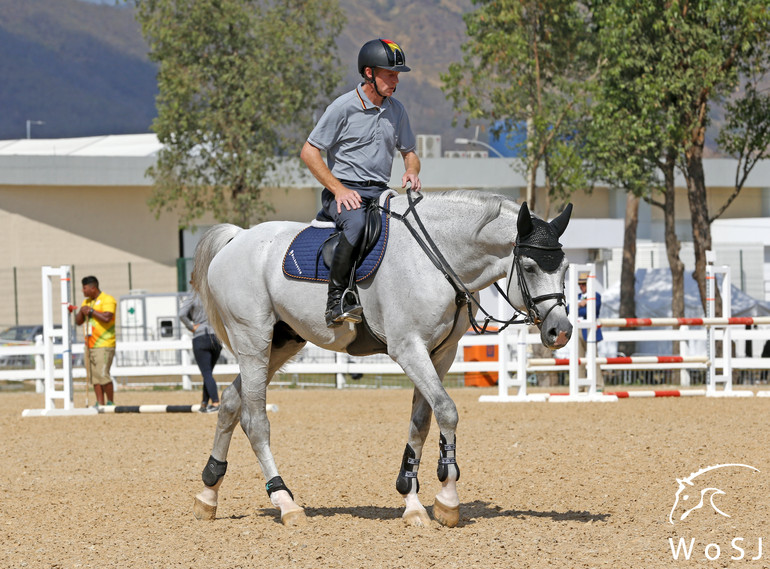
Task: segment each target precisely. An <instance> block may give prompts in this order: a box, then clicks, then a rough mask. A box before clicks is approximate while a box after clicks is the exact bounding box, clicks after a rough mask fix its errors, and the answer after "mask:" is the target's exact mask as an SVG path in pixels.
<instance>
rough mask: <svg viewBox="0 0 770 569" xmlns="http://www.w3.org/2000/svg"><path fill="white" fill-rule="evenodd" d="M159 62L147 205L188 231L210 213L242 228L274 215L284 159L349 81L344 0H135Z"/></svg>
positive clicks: (140, 18) (297, 149) (153, 57)
mask: <svg viewBox="0 0 770 569" xmlns="http://www.w3.org/2000/svg"><path fill="white" fill-rule="evenodd" d="M135 4H136V6H137V20H138V21H139V23H140V24H141V26H142V32H143V35H144V37H145V39H146V40H147V41H148V43H149V45H150V58H151V59H152V60H153V61H156V62H157V63H158V64H159V68H158V87H159V95H158V97H157V109H158V117H157V119H156V120H155V121H154V123H153V129H154V130H155V132H156V133H157V135H158V138H159V140H160V142H162V143H163V144H164V147H163V149H162V150H161V151H160V152H159V155H158V159H157V163H156V165H155V166H153V167H152V168H150V170H149V171H148V173H149V175H150V176H151V177H152V178H153V180H154V191H153V194H152V196H151V198H150V202H149V205H150V207H151V208H153V210H154V211H155V212H156V214H160V212H161V211H164V210H173V211H176V212H178V213H179V216H180V223H181V225H183V226H186V225H189V224H190V223H191V222H193V221H194V220H196V219H198V218H199V217H200V216H201V215H203V214H204V213H206V212H211V213H212V214H213V215H214V217H215V218H216V219H217V220H218V221H228V222H232V223H237V224H239V225H242V226H248V225H249V224H250V223H253V222H256V221H260V220H262V219H263V218H264V216H265V214H267V213H268V212H269V211H271V209H272V207H271V205H270V204H269V203H268V202H267V201H266V200H265V198H264V196H263V193H262V189H263V188H264V187H265V184H266V183H270V184H274V185H278V184H279V183H280V181H279V180H278V179H277V174H276V175H274V174H273V173H274V172H277V168H278V166H279V165H280V164H281V160H280V158H279V157H281V156H286V155H294V154H296V153H298V152H299V148H300V146H301V143H302V141H303V140H304V137H305V136H306V135H307V133H308V132H309V131H310V129H311V128H312V122H313V116H312V111H313V109H317V108H318V107H319V105H320V104H321V102H327V101H328V100H329V98H330V97H331V95H332V93H333V91H334V89H335V88H336V86H337V85H338V83H339V81H340V79H341V69H340V66H339V62H338V60H337V56H336V53H337V49H336V45H335V38H336V36H337V35H338V34H339V33H340V31H341V29H342V27H343V25H344V18H343V16H342V13H341V11H340V9H339V5H338V3H337V0H135Z"/></svg>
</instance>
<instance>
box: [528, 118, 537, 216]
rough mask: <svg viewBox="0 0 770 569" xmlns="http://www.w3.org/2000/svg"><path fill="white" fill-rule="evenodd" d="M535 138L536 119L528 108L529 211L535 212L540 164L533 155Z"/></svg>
mask: <svg viewBox="0 0 770 569" xmlns="http://www.w3.org/2000/svg"><path fill="white" fill-rule="evenodd" d="M534 139H535V120H534V119H533V118H532V110H531V109H529V108H528V109H527V159H528V162H529V163H530V164H531V166H530V170H529V172H527V174H528V176H527V206H528V207H529V211H531V212H533V213H534V211H535V206H536V205H537V204H536V203H535V201H536V196H535V185H536V183H537V182H536V179H537V167H538V164H539V160H537V158H534V157H533V156H532V153H533V151H534V149H533V147H532V141H533V140H534Z"/></svg>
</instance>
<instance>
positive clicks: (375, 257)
mask: <svg viewBox="0 0 770 569" xmlns="http://www.w3.org/2000/svg"><path fill="white" fill-rule="evenodd" d="M389 203H390V196H388V197H387V199H386V200H385V207H386V208H387V206H388V204H389ZM381 215H382V230H381V231H380V238H379V239H378V240H377V243H376V244H375V246H374V247H373V248H372V250H371V251H370V252H369V254H368V255H367V256H366V258H365V259H364V260H363V261H361V265H360V266H359V267H358V268H357V269H356V282H361V281H363V280H366V279H368V278H369V277H371V276H372V275H373V274H374V273H375V272H376V271H377V268H378V267H379V266H380V262H381V261H382V258H383V257H384V256H385V247H386V246H387V244H388V230H389V223H388V222H389V219H390V218H389V217H388V215H387V214H386V212H385V211H383V212H382V213H381ZM338 231H339V230H338V229H337V228H335V227H313V226H312V225H311V226H310V227H307V228H305V229H303V230H302V231H300V232H299V233H298V234H297V236H296V237H295V238H294V240H293V241H292V242H291V244H290V245H289V248H288V249H287V250H286V254H285V255H284V256H283V274H285V275H286V276H287V277H290V278H292V279H299V280H305V281H315V282H329V268H328V267H327V266H326V264H325V263H324V260H323V255H321V251H320V248H321V247H322V246H323V244H324V242H326V240H327V239H328V238H329V237H331V235H332V234H334V233H337V232H338Z"/></svg>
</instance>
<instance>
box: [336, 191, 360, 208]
mask: <svg viewBox="0 0 770 569" xmlns="http://www.w3.org/2000/svg"><path fill="white" fill-rule="evenodd" d="M334 197H335V199H336V200H337V213H342V206H345V209H346V210H348V211H350V210H351V209H358V208H359V207H361V196H360V195H359V193H358V192H357V191H355V190H351V189H350V188H343V189H342V190H341V191H338V192H337V194H336V195H335V196H334Z"/></svg>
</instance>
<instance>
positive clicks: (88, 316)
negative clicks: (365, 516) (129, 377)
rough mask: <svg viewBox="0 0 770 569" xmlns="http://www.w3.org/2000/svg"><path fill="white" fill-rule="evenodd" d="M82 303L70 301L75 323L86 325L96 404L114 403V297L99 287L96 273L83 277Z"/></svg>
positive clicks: (89, 370)
mask: <svg viewBox="0 0 770 569" xmlns="http://www.w3.org/2000/svg"><path fill="white" fill-rule="evenodd" d="M81 283H82V285H83V296H84V297H85V298H84V299H83V303H82V304H81V305H80V307H79V308H78V307H77V306H74V305H72V304H70V305H69V306H68V308H69V311H70V312H74V313H75V324H77V325H78V326H80V325H81V324H85V325H86V330H85V343H86V348H87V350H88V353H87V354H86V356H87V357H86V362H85V364H86V374H87V378H88V382H89V383H90V384H91V385H93V386H94V394H95V395H96V407H98V406H100V405H115V403H114V401H115V397H114V387H113V382H112V376H111V375H110V368H111V367H112V360H113V359H115V309H116V307H117V303H116V302H115V298H114V297H112V296H110V295H109V294H107V293H106V292H102V291H101V290H99V280H98V279H97V278H96V277H94V276H88V277H83V280H82V281H81Z"/></svg>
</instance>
